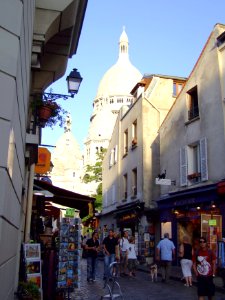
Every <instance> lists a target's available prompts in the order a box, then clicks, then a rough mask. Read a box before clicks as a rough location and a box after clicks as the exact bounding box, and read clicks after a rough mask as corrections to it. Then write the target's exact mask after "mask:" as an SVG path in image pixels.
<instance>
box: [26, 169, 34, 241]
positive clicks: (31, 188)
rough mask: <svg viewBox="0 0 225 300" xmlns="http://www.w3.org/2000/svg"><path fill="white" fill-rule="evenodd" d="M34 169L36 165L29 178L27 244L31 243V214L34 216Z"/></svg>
mask: <svg viewBox="0 0 225 300" xmlns="http://www.w3.org/2000/svg"><path fill="white" fill-rule="evenodd" d="M34 168H35V164H32V165H31V166H30V176H29V186H28V193H27V210H26V221H25V222H26V224H25V234H24V240H25V243H29V242H30V224H31V214H32V203H33V185H34Z"/></svg>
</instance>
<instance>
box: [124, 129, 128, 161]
mask: <svg viewBox="0 0 225 300" xmlns="http://www.w3.org/2000/svg"><path fill="white" fill-rule="evenodd" d="M123 145H124V148H123V155H127V153H128V129H126V130H125V131H124V134H123Z"/></svg>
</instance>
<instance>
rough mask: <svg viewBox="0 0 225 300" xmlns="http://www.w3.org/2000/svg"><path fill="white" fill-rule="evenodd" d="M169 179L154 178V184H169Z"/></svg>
mask: <svg viewBox="0 0 225 300" xmlns="http://www.w3.org/2000/svg"><path fill="white" fill-rule="evenodd" d="M171 183H172V182H171V179H159V178H156V179H155V184H160V185H171Z"/></svg>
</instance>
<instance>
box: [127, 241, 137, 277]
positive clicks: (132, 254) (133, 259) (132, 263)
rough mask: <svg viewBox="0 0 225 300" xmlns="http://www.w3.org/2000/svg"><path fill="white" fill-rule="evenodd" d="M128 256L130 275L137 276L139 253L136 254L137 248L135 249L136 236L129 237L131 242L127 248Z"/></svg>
mask: <svg viewBox="0 0 225 300" xmlns="http://www.w3.org/2000/svg"><path fill="white" fill-rule="evenodd" d="M127 258H128V265H127V267H128V270H129V276H130V277H135V276H136V274H135V271H136V266H137V255H136V249H135V238H134V237H133V236H131V237H130V239H129V244H128V248H127Z"/></svg>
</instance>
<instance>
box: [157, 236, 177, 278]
mask: <svg viewBox="0 0 225 300" xmlns="http://www.w3.org/2000/svg"><path fill="white" fill-rule="evenodd" d="M174 258H175V246H174V243H173V242H172V241H171V240H169V233H167V232H166V233H164V239H163V240H161V241H160V242H159V243H158V245H157V247H156V260H157V261H160V266H161V272H162V282H166V281H168V280H169V277H170V269H171V263H172V260H173V259H174Z"/></svg>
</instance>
